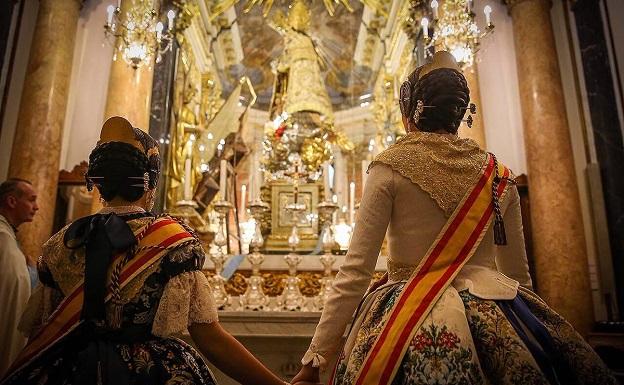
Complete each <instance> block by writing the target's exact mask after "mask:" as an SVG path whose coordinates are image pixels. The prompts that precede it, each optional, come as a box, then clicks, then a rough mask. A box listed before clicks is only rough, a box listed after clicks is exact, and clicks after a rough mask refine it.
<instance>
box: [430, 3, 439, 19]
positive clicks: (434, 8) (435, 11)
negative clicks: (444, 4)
mask: <svg viewBox="0 0 624 385" xmlns="http://www.w3.org/2000/svg"><path fill="white" fill-rule="evenodd" d="M431 10H432V11H433V19H434V20H437V19H438V0H432V1H431Z"/></svg>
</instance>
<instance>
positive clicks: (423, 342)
mask: <svg viewBox="0 0 624 385" xmlns="http://www.w3.org/2000/svg"><path fill="white" fill-rule="evenodd" d="M432 343H433V341H432V340H431V338H429V337H427V336H426V335H425V334H424V333H421V334H418V335H417V336H416V338H414V339H413V340H412V345H414V347H415V348H416V350H423V349H424V348H426V347H428V346H431V345H432Z"/></svg>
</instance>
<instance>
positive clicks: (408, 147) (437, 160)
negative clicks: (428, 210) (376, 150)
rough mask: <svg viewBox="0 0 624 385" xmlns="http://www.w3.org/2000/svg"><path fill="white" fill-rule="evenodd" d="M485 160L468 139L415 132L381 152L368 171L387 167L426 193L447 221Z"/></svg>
mask: <svg viewBox="0 0 624 385" xmlns="http://www.w3.org/2000/svg"><path fill="white" fill-rule="evenodd" d="M486 159H487V153H486V152H485V151H483V150H482V149H481V148H479V145H478V144H477V143H476V142H474V141H473V140H471V139H465V138H459V137H457V136H456V135H451V134H436V133H430V132H420V131H417V132H411V133H408V134H407V135H405V136H404V137H403V138H401V139H400V140H399V141H397V143H395V144H394V145H392V146H390V147H388V148H387V149H386V150H385V151H382V152H381V153H380V154H379V155H377V157H376V158H375V159H374V160H373V162H372V163H371V165H370V166H369V168H370V167H374V166H375V164H379V163H383V164H386V165H388V166H390V167H391V168H392V169H393V170H394V171H396V172H398V173H399V174H401V175H402V176H403V177H405V178H408V179H409V180H410V181H412V183H415V184H417V185H418V186H419V187H420V188H421V189H423V190H424V191H425V192H426V193H428V194H429V195H430V196H431V198H432V199H433V200H434V201H435V202H436V203H437V204H438V206H440V208H441V209H442V210H443V211H444V214H445V215H446V217H450V216H451V214H452V213H453V210H455V207H457V205H458V204H459V202H460V201H461V200H462V198H463V197H464V195H465V193H466V191H467V190H468V189H469V188H470V187H472V186H473V185H474V183H475V180H476V178H477V177H478V176H479V174H480V172H481V169H482V168H483V165H484V164H485V162H486Z"/></svg>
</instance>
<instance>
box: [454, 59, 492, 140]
mask: <svg viewBox="0 0 624 385" xmlns="http://www.w3.org/2000/svg"><path fill="white" fill-rule="evenodd" d="M463 72H464V76H465V77H466V81H467V82H468V88H470V102H471V103H474V104H475V105H476V106H477V113H476V114H474V115H472V119H473V121H472V127H468V125H467V124H466V123H462V125H461V126H459V136H462V137H466V138H470V139H472V140H474V141H475V142H477V143H478V144H479V146H480V147H481V148H483V149H485V148H486V142H485V128H484V125H483V107H482V106H481V90H480V88H479V72H478V68H477V63H474V64H473V65H472V66H470V67H468V68H466V69H465V70H464V71H463ZM467 117H468V113H466V118H467Z"/></svg>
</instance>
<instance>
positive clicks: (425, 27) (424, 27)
mask: <svg viewBox="0 0 624 385" xmlns="http://www.w3.org/2000/svg"><path fill="white" fill-rule="evenodd" d="M420 25H421V26H422V30H423V36H424V37H425V39H426V38H428V37H429V28H428V27H429V19H427V18H426V17H423V18H422V20H421V21H420Z"/></svg>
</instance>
